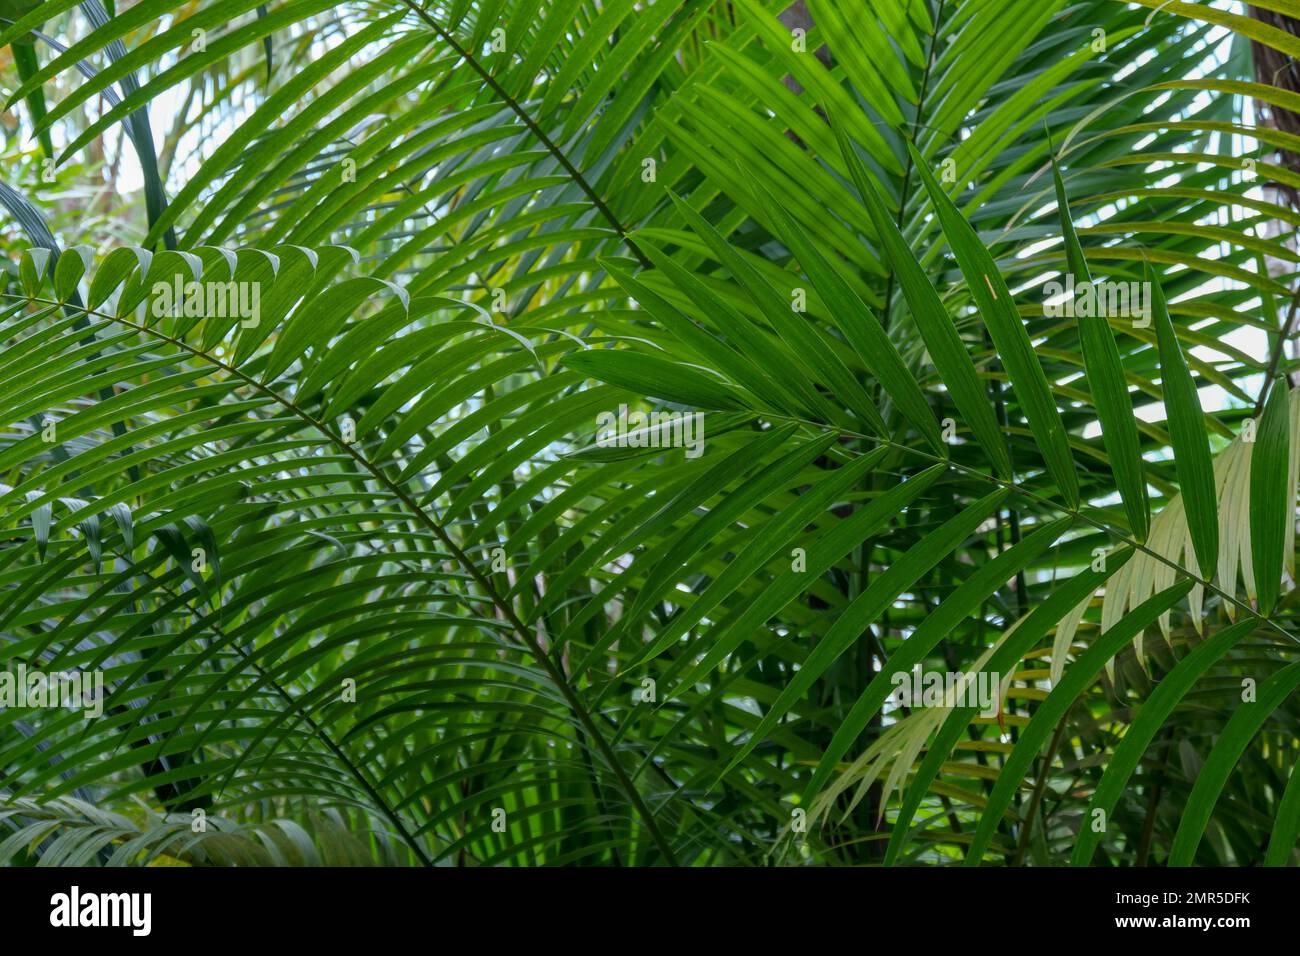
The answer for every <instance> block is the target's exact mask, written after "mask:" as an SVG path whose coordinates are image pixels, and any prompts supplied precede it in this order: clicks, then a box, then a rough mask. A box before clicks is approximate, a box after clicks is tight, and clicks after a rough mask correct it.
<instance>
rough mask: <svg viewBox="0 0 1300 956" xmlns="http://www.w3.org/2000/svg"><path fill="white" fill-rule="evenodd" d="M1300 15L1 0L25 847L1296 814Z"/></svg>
mask: <svg viewBox="0 0 1300 956" xmlns="http://www.w3.org/2000/svg"><path fill="white" fill-rule="evenodd" d="M1297 16H1300V4H1298V3H1296V2H1295V0H1267V2H1262V3H1258V4H1255V5H1254V6H1252V7H1249V8H1247V7H1244V6H1243V5H1242V4H1240V3H1236V2H1227V0H1216V2H1213V3H1185V2H1178V0H1174V2H1164V0H1140V2H1135V3H1126V2H1119V0H1078V2H1067V0H871V2H870V3H862V2H858V0H806V2H805V0H801V2H798V3H795V4H794V5H793V6H791V5H790V4H789V2H788V0H775V2H768V0H734V2H713V0H710V2H704V0H682V2H670V0H657V2H654V3H650V2H644V0H641V2H634V0H603V2H593V0H446V2H431V0H429V2H423V0H383V2H342V3H339V2H334V0H277V2H271V3H266V4H258V3H255V2H250V0H222V2H215V0H186V2H178V0H139V2H135V3H126V2H122V0H118V2H117V3H115V4H114V3H111V2H110V3H102V2H101V0H88V2H82V3H77V2H75V0H5V2H0V18H3V20H2V21H0V31H2V32H0V49H2V50H3V59H2V60H0V84H2V85H3V88H4V90H5V92H6V94H7V99H8V111H7V112H5V113H4V115H3V124H2V129H0V148H2V149H3V156H4V164H3V174H2V175H0V207H3V219H2V220H0V243H3V245H4V248H5V250H6V252H7V254H8V261H7V263H6V267H5V268H6V271H5V273H4V274H3V281H4V285H3V287H2V288H0V294H2V297H0V343H2V345H3V350H2V351H0V409H2V412H0V638H3V640H0V661H3V664H4V667H5V668H7V669H12V668H15V667H16V666H17V665H18V664H19V663H23V664H25V665H26V666H29V667H32V668H41V669H42V670H45V671H47V672H53V671H59V670H64V671H70V670H83V671H86V672H94V671H101V672H102V673H103V674H104V677H105V681H106V690H107V692H108V698H107V701H106V706H105V710H104V714H103V715H102V716H101V717H99V718H96V719H91V720H87V719H85V718H84V717H83V716H82V715H81V714H80V713H75V712H69V711H59V710H55V709H48V708H47V709H44V710H32V709H28V710H20V709H17V708H8V709H3V710H0V859H4V860H6V861H9V862H11V863H14V864H30V863H33V862H40V863H42V864H47V865H48V864H67V863H80V864H88V863H104V864H109V863H111V864H155V865H157V864H169V863H170V864H175V863H188V864H197V865H202V864H214V863H218V864H219V863H245V864H271V863H304V862H317V863H331V864H332V863H380V864H400V865H411V864H438V865H464V866H474V865H503V864H504V865H540V864H546V865H557V864H614V865H654V864H664V863H676V864H681V865H717V864H730V865H770V864H786V865H807V864H832V865H843V864H863V863H871V864H881V863H889V864H916V863H926V864H959V863H963V862H964V863H965V864H968V865H976V864H980V863H990V864H1016V865H1020V864H1025V865H1037V866H1043V865H1061V864H1066V863H1074V864H1088V863H1092V864H1100V865H1150V864H1169V863H1182V864H1186V863H1192V862H1195V863H1203V864H1241V865H1248V864H1259V863H1268V864H1273V865H1282V864H1288V863H1291V862H1293V860H1294V858H1295V852H1296V846H1295V845H1296V836H1297V827H1298V826H1300V784H1298V783H1297V782H1296V781H1297V775H1295V774H1293V772H1292V770H1293V765H1294V762H1295V756H1296V753H1297V749H1298V748H1300V703H1298V702H1297V699H1296V697H1295V694H1294V689H1295V688H1296V686H1297V684H1300V669H1297V668H1298V665H1297V661H1300V658H1298V657H1297V650H1298V647H1297V635H1300V621H1298V620H1297V612H1298V608H1297V597H1296V595H1297V592H1296V590H1295V588H1294V584H1295V562H1294V557H1295V536H1294V525H1295V523H1294V514H1295V488H1296V475H1297V462H1298V453H1300V434H1298V433H1297V432H1298V430H1300V399H1297V398H1296V397H1295V396H1296V393H1295V392H1293V391H1292V390H1291V388H1290V383H1289V382H1288V378H1287V376H1288V375H1289V374H1290V373H1291V372H1292V371H1293V370H1294V369H1295V367H1296V361H1295V359H1294V358H1293V355H1294V352H1293V350H1292V348H1291V345H1292V343H1291V338H1292V332H1293V330H1294V325H1295V316H1296V306H1297V302H1300V283H1298V282H1297V273H1296V262H1297V252H1296V243H1295V228H1296V225H1297V223H1300V211H1298V210H1297V204H1296V201H1295V199H1296V190H1297V189H1298V188H1300V159H1298V158H1297V155H1298V154H1300V148H1298V147H1300V138H1298V136H1297V134H1300V117H1298V116H1297V114H1298V113H1300V93H1297V90H1300V71H1298V70H1297V68H1296V65H1295V58H1296V57H1297V56H1300V37H1298V36H1297V34H1298V33H1300V30H1297V29H1296V21H1295V20H1294V19H1292V18H1293V17H1297ZM1053 160H1055V161H1056V163H1055V165H1054V164H1053ZM1072 222H1073V225H1071V223H1072ZM1067 273H1068V274H1069V275H1070V276H1071V277H1073V279H1074V280H1075V281H1077V282H1084V281H1086V280H1087V279H1088V278H1089V277H1091V278H1093V279H1106V280H1108V281H1113V282H1136V283H1143V282H1145V283H1149V285H1147V286H1140V288H1146V289H1149V290H1150V293H1151V295H1152V297H1153V300H1154V301H1153V302H1152V305H1153V308H1152V310H1151V315H1150V321H1149V322H1145V323H1144V322H1142V321H1140V320H1139V321H1134V320H1133V318H1132V317H1124V316H1111V317H1110V318H1109V319H1107V318H1098V317H1081V318H1073V317H1067V316H1061V315H1053V314H1051V313H1052V312H1053V311H1054V310H1052V309H1049V308H1047V307H1046V306H1047V305H1048V296H1047V295H1046V294H1045V291H1044V284H1045V283H1047V282H1049V281H1061V280H1062V279H1063V276H1065V275H1066V274H1067ZM178 275H179V276H181V277H183V278H186V279H193V278H196V277H199V276H200V275H201V276H202V278H204V279H206V280H217V281H220V280H225V279H232V278H233V279H234V280H237V281H242V282H256V283H260V286H259V288H260V289H261V292H262V294H261V321H260V322H259V323H258V324H257V325H256V326H255V327H252V328H247V327H244V326H243V325H242V324H241V323H240V322H239V320H238V318H236V317H229V316H227V317H220V316H216V315H211V314H205V315H194V316H190V317H185V316H179V317H172V316H163V317H155V315H154V312H153V309H152V304H153V299H154V297H155V294H154V292H153V291H152V290H153V284H154V283H155V282H157V281H167V282H170V281H172V280H173V278H174V277H176V276H178ZM1166 302H1167V307H1166V305H1165V303H1166ZM624 404H626V405H628V406H629V407H630V408H632V409H633V410H638V409H639V410H643V411H646V410H651V409H658V410H669V411H671V410H677V411H686V412H700V413H702V414H703V415H704V428H705V432H704V435H705V451H704V453H703V454H702V455H700V456H698V457H688V456H687V455H686V454H685V453H684V451H683V450H680V449H670V450H665V449H660V448H622V449H620V448H613V449H611V448H602V447H598V446H596V445H595V444H594V442H593V438H594V433H595V428H596V421H597V416H598V415H599V414H600V413H602V412H609V411H615V410H617V409H618V408H619V406H620V405H624ZM49 425H52V426H53V429H54V431H53V432H52V433H51V434H53V435H54V440H50V437H49V436H48V435H47V434H46V432H47V428H48V426H49ZM914 667H923V668H924V669H926V670H927V671H938V672H965V673H971V674H973V673H975V672H976V671H986V672H987V671H991V672H996V673H999V674H1002V675H1005V677H1006V678H1007V679H1006V682H1005V686H1004V687H1003V688H1002V690H1003V693H1002V694H1000V695H999V698H1000V701H1001V703H1000V711H999V713H998V714H997V715H996V716H991V717H985V716H981V715H979V714H978V713H975V712H974V711H973V710H972V709H970V708H947V707H937V708H936V707H915V708H909V707H903V706H899V705H898V704H897V703H895V702H892V701H891V700H890V694H891V692H892V691H893V681H892V675H893V674H894V673H895V672H898V671H910V670H912V669H913V668H914Z"/></svg>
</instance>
